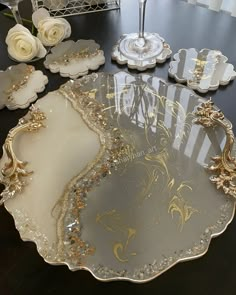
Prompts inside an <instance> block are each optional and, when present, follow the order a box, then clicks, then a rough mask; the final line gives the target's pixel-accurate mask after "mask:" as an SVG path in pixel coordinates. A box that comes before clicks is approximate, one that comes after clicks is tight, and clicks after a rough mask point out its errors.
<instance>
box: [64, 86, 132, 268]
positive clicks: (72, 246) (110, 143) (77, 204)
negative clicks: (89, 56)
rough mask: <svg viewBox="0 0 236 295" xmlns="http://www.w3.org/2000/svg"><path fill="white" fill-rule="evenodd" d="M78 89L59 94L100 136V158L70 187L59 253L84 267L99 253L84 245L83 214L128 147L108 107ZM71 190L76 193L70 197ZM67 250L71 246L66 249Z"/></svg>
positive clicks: (67, 89) (66, 200) (65, 90)
mask: <svg viewBox="0 0 236 295" xmlns="http://www.w3.org/2000/svg"><path fill="white" fill-rule="evenodd" d="M74 87H75V88H73V87H71V86H69V85H67V84H66V85H64V86H62V87H61V88H60V90H59V92H60V93H62V94H63V95H64V96H66V97H67V98H68V99H69V100H70V101H71V102H72V105H73V107H74V108H75V109H76V110H77V111H78V112H79V113H80V114H81V116H82V118H83V119H84V120H85V122H86V124H87V125H88V126H89V128H91V129H92V130H93V131H95V132H96V133H97V134H98V135H99V139H100V144H101V146H100V151H99V153H98V155H97V157H96V159H95V160H94V161H93V162H92V163H90V164H89V165H88V166H87V167H86V168H85V169H84V170H83V171H82V172H81V173H80V174H79V175H78V176H76V177H75V178H74V179H72V181H71V182H70V183H69V184H68V188H70V189H68V188H67V189H66V190H65V194H64V195H63V197H62V200H61V201H60V202H61V203H62V209H61V212H60V217H59V220H58V239H59V242H58V252H59V253H60V256H62V257H63V256H65V255H67V256H68V257H67V258H66V260H68V259H69V260H70V261H71V263H72V264H73V265H75V266H81V265H82V264H83V263H84V260H85V258H86V257H87V256H88V255H92V254H93V253H94V252H95V248H94V247H92V246H90V245H89V244H88V243H86V242H84V241H83V239H82V238H81V236H80V234H81V224H80V211H81V210H83V209H84V208H85V207H86V197H87V194H88V193H89V192H90V191H91V190H92V189H93V188H94V187H95V186H97V185H98V184H99V183H100V182H101V180H102V179H103V178H104V177H107V176H109V175H110V174H111V173H112V172H111V171H112V169H116V166H117V165H118V164H119V163H118V159H119V157H121V156H122V155H123V154H124V153H125V152H126V149H127V148H126V147H127V144H125V142H124V140H123V136H122V134H121V132H120V130H119V129H118V128H113V127H112V125H111V124H110V123H109V122H108V118H107V115H106V113H105V112H104V111H103V110H104V105H102V104H101V103H99V102H98V101H97V100H96V99H95V98H94V96H91V95H89V93H88V92H82V91H81V90H80V88H79V85H74ZM95 93H96V92H95ZM71 188H72V189H71ZM69 191H72V192H73V193H72V194H69V193H68V192H69ZM70 202H72V203H73V206H72V207H73V210H72V212H70V211H68V203H70ZM67 212H68V213H67ZM68 216H69V217H68ZM65 218H69V219H70V222H67V224H68V223H69V225H68V226H67V229H68V227H69V230H68V232H67V233H66V231H65ZM75 221H76V222H75ZM70 224H72V225H70ZM65 241H66V243H67V245H66V246H65ZM65 247H67V249H66V250H65Z"/></svg>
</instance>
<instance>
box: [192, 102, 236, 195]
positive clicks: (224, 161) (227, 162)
mask: <svg viewBox="0 0 236 295" xmlns="http://www.w3.org/2000/svg"><path fill="white" fill-rule="evenodd" d="M195 115H196V116H197V117H198V118H197V119H196V120H195V121H194V122H195V123H196V124H200V125H202V126H204V127H206V128H209V127H216V126H220V127H222V128H223V129H224V131H225V133H226V143H225V146H224V148H223V151H222V154H221V155H220V156H215V157H213V158H212V161H213V163H212V164H211V165H209V166H208V169H209V170H210V171H211V172H212V173H213V175H212V176H211V177H210V180H211V181H212V182H213V183H215V184H216V187H217V189H223V191H224V193H225V194H226V195H230V196H232V197H234V198H235V199H236V159H235V158H234V157H233V156H232V150H233V146H234V133H233V130H232V129H233V128H232V124H231V122H229V121H228V120H226V119H225V117H224V114H223V113H222V111H220V110H216V109H215V108H214V103H213V102H212V100H211V99H210V100H208V101H207V102H204V103H202V104H201V105H200V106H199V107H197V111H196V112H195Z"/></svg>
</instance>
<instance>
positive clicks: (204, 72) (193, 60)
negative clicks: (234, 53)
mask: <svg viewBox="0 0 236 295" xmlns="http://www.w3.org/2000/svg"><path fill="white" fill-rule="evenodd" d="M227 61H228V58H227V57H226V56H224V55H223V54H222V53H221V52H220V51H218V50H211V49H202V50H200V51H198V50H197V49H195V48H190V49H180V50H179V51H178V53H176V54H175V55H174V57H173V61H172V62H170V67H169V76H170V77H172V78H174V79H175V80H176V81H177V82H178V83H187V85H188V87H190V88H192V89H193V90H197V91H199V92H201V93H206V92H208V91H210V90H217V89H218V88H219V86H220V85H227V84H229V83H230V81H232V80H234V79H235V77H236V72H235V71H234V66H233V65H232V64H230V63H227Z"/></svg>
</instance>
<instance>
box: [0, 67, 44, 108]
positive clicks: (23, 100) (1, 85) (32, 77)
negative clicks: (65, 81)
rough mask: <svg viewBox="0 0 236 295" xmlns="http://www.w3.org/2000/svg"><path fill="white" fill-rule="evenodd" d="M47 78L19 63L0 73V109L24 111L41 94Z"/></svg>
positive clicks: (32, 68) (41, 73)
mask: <svg viewBox="0 0 236 295" xmlns="http://www.w3.org/2000/svg"><path fill="white" fill-rule="evenodd" d="M47 83H48V78H47V76H45V75H44V74H43V72H41V71H38V70H37V71H36V70H35V68H34V67H33V66H31V65H27V64H25V63H21V64H18V65H14V66H11V67H8V68H7V69H6V71H2V72H0V109H3V108H4V107H7V108H8V109H9V110H15V109H25V108H27V107H28V106H29V105H30V103H31V102H33V101H35V100H36V99H37V98H38V95H37V93H40V92H43V91H44V89H45V86H46V85H47Z"/></svg>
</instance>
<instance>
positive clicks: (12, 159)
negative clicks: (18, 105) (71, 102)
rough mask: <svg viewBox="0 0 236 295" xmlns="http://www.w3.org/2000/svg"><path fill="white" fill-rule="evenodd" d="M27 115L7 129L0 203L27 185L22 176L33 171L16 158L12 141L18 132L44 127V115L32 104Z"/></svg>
mask: <svg viewBox="0 0 236 295" xmlns="http://www.w3.org/2000/svg"><path fill="white" fill-rule="evenodd" d="M27 117H28V116H27ZM27 117H24V118H21V119H20V120H19V123H18V124H17V126H16V127H14V128H13V129H11V130H10V131H9V133H8V136H7V138H6V141H5V143H4V145H3V155H6V157H7V159H8V162H6V163H5V164H4V167H3V168H2V170H1V174H2V175H1V176H0V183H2V184H3V185H4V186H5V189H4V190H3V191H2V193H1V194H0V197H1V199H0V205H2V204H3V203H4V202H5V201H7V200H8V199H11V198H13V197H14V196H15V194H16V193H18V192H21V191H22V189H23V188H24V187H25V186H26V185H27V183H26V182H25V180H24V178H25V177H27V176H29V175H31V174H32V173H33V171H27V169H26V166H27V162H24V161H21V160H19V159H18V158H17V156H16V154H15V152H14V150H13V142H14V139H15V137H16V136H17V135H18V134H19V133H20V132H34V131H37V130H39V129H40V128H41V127H44V125H43V121H44V120H45V119H46V117H45V115H44V113H43V112H41V111H40V110H39V109H36V108H35V107H34V106H32V107H31V108H30V111H29V118H27Z"/></svg>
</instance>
